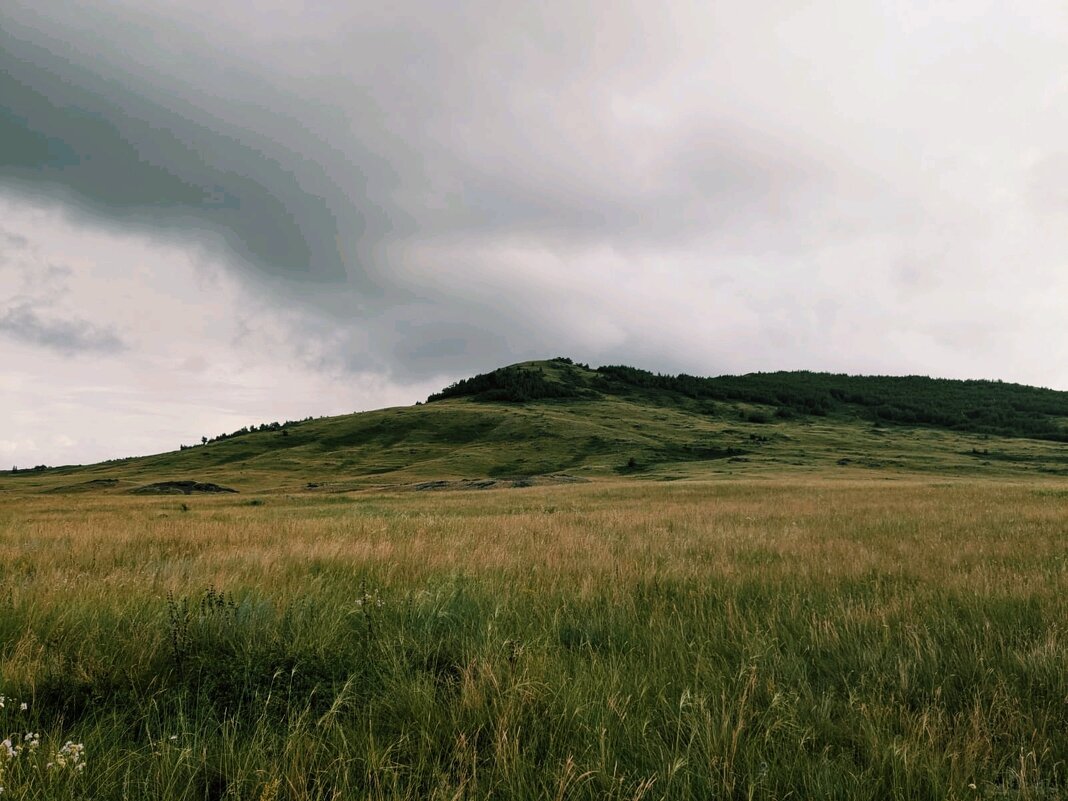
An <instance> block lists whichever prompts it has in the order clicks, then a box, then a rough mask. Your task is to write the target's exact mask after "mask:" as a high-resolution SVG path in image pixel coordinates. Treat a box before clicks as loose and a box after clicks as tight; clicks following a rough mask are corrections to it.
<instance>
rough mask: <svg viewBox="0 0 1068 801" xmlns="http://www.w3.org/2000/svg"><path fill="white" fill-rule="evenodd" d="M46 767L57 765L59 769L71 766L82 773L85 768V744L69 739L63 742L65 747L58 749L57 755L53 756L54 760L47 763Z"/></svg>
mask: <svg viewBox="0 0 1068 801" xmlns="http://www.w3.org/2000/svg"><path fill="white" fill-rule="evenodd" d="M45 767H47V768H53V767H55V768H57V769H59V770H63V769H64V768H70V769H71V770H76V771H78V772H79V773H80V772H81V771H83V770H85V746H84V745H82V744H81V743H75V742H72V741H71V740H67V742H65V743H64V744H63V747H62V748H60V749H59V750H58V751H56V755H55V756H54V757H53V758H52V761H51V762H49V763H48V764H47V765H45Z"/></svg>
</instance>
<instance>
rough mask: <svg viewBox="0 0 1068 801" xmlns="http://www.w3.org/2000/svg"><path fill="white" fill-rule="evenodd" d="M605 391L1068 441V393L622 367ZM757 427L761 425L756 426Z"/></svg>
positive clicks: (611, 369) (604, 370)
mask: <svg viewBox="0 0 1068 801" xmlns="http://www.w3.org/2000/svg"><path fill="white" fill-rule="evenodd" d="M597 372H598V373H600V374H601V375H602V376H603V377H604V384H603V385H602V387H601V388H602V391H605V392H607V393H609V394H617V395H627V394H634V393H635V392H641V391H645V392H659V393H673V394H676V395H682V396H684V397H687V398H692V399H696V400H701V401H709V400H718V401H733V402H741V403H754V404H763V405H768V406H774V407H776V409H777V411H776V412H775V415H776V416H777V417H779V418H787V419H788V418H789V417H791V416H795V415H815V416H826V415H828V414H832V413H834V414H843V413H845V414H852V415H855V416H859V417H862V418H866V419H869V420H873V421H875V422H877V423H879V422H881V423H896V424H900V425H912V426H926V427H932V428H945V429H950V430H953V431H961V432H968V433H977V434H996V435H1000V436H1011V437H1031V438H1034V439H1045V440H1052V441H1055V442H1068V427H1066V426H1065V423H1064V420H1065V419H1066V418H1068V392H1057V391H1054V390H1051V389H1041V388H1038V387H1028V386H1023V385H1020V384H1009V383H1004V382H1001V381H954V380H948V379H938V378H928V377H926V376H900V377H898V376H850V375H842V374H831V373H812V372H807V371H798V372H777V373H750V374H748V375H741V376H729V375H727V376H719V377H717V378H698V377H696V376H691V375H686V374H681V375H661V374H657V373H651V372H649V371H647V370H639V369H636V368H634V367H625V366H622V365H608V366H604V367H599V368H597ZM753 422H757V421H755V420H754V421H753Z"/></svg>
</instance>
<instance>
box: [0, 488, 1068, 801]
mask: <svg viewBox="0 0 1068 801" xmlns="http://www.w3.org/2000/svg"><path fill="white" fill-rule="evenodd" d="M1066 510H1068V486H1066V485H1065V484H1064V482H1063V481H1060V482H1054V481H1052V480H1050V481H1047V482H1042V483H1030V484H1028V483H1023V482H1018V483H1008V482H996V481H979V480H976V481H968V482H966V481H953V480H931V479H926V480H924V481H910V480H907V479H900V480H893V481H886V480H879V481H824V480H819V479H792V480H785V479H784V480H769V479H764V480H754V479H749V480H737V481H732V482H674V483H652V482H634V481H631V482H593V483H590V484H582V485H573V486H557V487H545V488H537V487H536V488H529V489H519V490H496V491H485V492H438V493H415V492H396V493H392V494H383V493H348V494H338V495H315V496H308V495H305V496H302V497H296V496H286V495H269V496H258V497H256V498H253V499H251V500H249V499H248V498H242V497H241V496H224V497H210V498H209V497H191V498H186V497H181V498H174V497H147V498H146V497H136V496H116V495H111V496H93V495H77V496H62V497H57V496H43V495H37V496H29V495H26V496H21V497H15V496H8V497H6V498H5V499H4V503H3V505H2V506H0V547H2V549H3V559H2V560H0V582H2V583H0V695H2V696H4V701H3V708H2V709H0V739H3V738H5V737H7V738H10V743H8V744H7V745H3V746H2V747H0V786H3V788H4V790H3V798H4V799H8V798H13V799H23V798H26V799H53V798H57V799H58V798H85V799H146V800H148V799H151V800H152V801H168V800H170V799H259V800H260V801H266V800H268V799H275V800H276V801H281V800H282V799H363V798H369V799H402V798H403V799H413V800H414V799H489V798H494V799H527V798H529V799H535V798H537V799H541V798H549V799H639V798H644V799H695V800H696V799H701V800H704V799H715V798H755V799H759V798H766V799H772V798H778V799H784V798H798V799H804V798H821V799H885V798H902V799H904V798H908V799H928V798H929V799H974V798H986V799H1010V798H1011V799H1062V798H1068V630H1066V628H1065V625H1066V623H1065V622H1066V621H1068V547H1066V546H1068V511H1066ZM23 704H25V707H26V708H25V709H23V708H22V707H23ZM33 735H36V737H35V736H33ZM68 742H69V743H70V745H67V746H66V749H65V750H64V745H65V744H66V743H68ZM35 743H36V745H35ZM78 746H84V752H82V751H80V750H79V748H78ZM80 766H84V767H80Z"/></svg>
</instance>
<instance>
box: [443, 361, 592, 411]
mask: <svg viewBox="0 0 1068 801" xmlns="http://www.w3.org/2000/svg"><path fill="white" fill-rule="evenodd" d="M587 395H588V393H586V392H584V391H583V390H582V389H581V388H579V387H576V386H574V385H573V384H571V383H566V382H563V381H553V380H551V379H549V378H548V377H546V375H545V373H544V372H543V371H542V370H540V369H536V368H535V369H531V368H525V367H519V366H512V367H502V368H501V369H499V370H494V371H493V372H492V373H482V374H481V375H476V376H474V377H472V378H465V379H463V380H462V381H457V382H456V383H455V384H452V385H450V386H447V387H445V389H443V390H441V392H437V393H435V394H433V395H431V396H430V397H429V398H427V402H428V403H430V402H432V401H438V400H445V399H447V398H474V399H475V400H479V401H505V402H509V403H526V402H528V401H534V400H546V399H552V398H581V397H586V396H587Z"/></svg>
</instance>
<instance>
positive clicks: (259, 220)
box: [0, 25, 352, 279]
mask: <svg viewBox="0 0 1068 801" xmlns="http://www.w3.org/2000/svg"><path fill="white" fill-rule="evenodd" d="M20 34H21V35H23V36H24V35H26V34H27V31H26V30H25V29H23V28H19V27H16V26H9V25H4V26H3V28H2V30H0V76H2V77H0V182H3V183H5V184H7V185H12V186H15V187H17V188H21V189H23V190H26V191H30V192H33V193H35V194H45V195H53V196H57V197H59V198H60V199H62V200H63V201H64V202H66V203H69V204H71V205H72V206H74V208H75V209H77V210H79V211H81V212H82V213H86V214H90V215H93V216H95V217H97V218H99V219H103V220H104V221H106V222H109V223H112V224H116V225H123V226H137V227H139V228H141V229H146V230H152V231H154V232H156V233H161V232H169V233H171V234H172V235H174V236H177V237H179V238H184V239H186V240H190V239H191V240H193V241H196V240H198V239H202V238H205V237H206V238H207V239H208V241H211V239H212V238H213V237H215V238H219V239H221V240H223V241H225V243H226V244H227V245H228V246H229V247H230V248H231V249H232V250H233V251H234V252H235V253H236V254H237V255H238V256H239V257H241V258H243V259H244V260H246V261H248V262H250V263H252V264H254V265H256V266H257V267H258V268H260V269H262V270H265V271H267V272H271V273H283V274H287V275H299V276H301V277H302V278H309V279H329V278H335V279H336V278H339V277H340V276H342V275H343V268H342V266H341V263H340V255H339V254H338V252H337V248H336V243H337V228H336V221H335V219H334V216H333V214H332V212H331V209H330V207H329V205H328V204H327V201H326V200H325V199H324V198H323V197H322V195H321V193H317V192H316V187H315V186H314V182H315V179H316V176H314V174H313V175H311V176H309V175H299V174H298V173H297V171H298V170H299V169H300V167H301V165H300V160H299V158H296V157H294V154H289V153H285V152H282V151H281V150H280V148H278V147H277V145H272V143H271V142H270V140H269V138H267V137H264V136H262V135H259V134H257V133H256V132H255V131H252V130H242V129H240V128H237V127H235V126H234V125H233V124H232V123H230V122H224V121H223V120H221V119H212V118H211V117H210V116H207V115H204V114H203V113H200V114H199V115H198V114H196V113H193V114H191V115H189V114H186V113H185V112H186V111H189V109H184V108H183V104H182V102H181V101H177V102H173V103H171V104H167V103H166V102H165V101H166V100H167V98H166V97H162V98H161V97H160V96H159V94H160V93H159V92H157V91H153V87H152V85H151V84H150V83H148V82H144V83H139V81H140V80H142V79H141V78H139V77H138V76H132V75H131V76H121V75H119V76H114V75H107V74H100V73H99V72H97V65H95V64H94V63H93V62H92V61H91V60H87V59H84V58H83V59H79V53H78V51H77V50H74V49H70V50H68V49H67V48H66V47H64V45H63V43H61V42H55V41H50V40H48V38H47V37H46V36H44V35H42V39H44V41H45V45H42V44H40V43H38V42H34V41H27V40H25V39H22V38H20ZM143 77H144V78H146V79H149V80H150V79H151V76H150V75H148V76H143ZM205 88H207V87H205ZM269 99H270V98H269V96H268V97H266V98H265V101H268V102H269ZM194 111H196V110H194ZM302 179H304V180H305V181H307V183H309V184H311V185H312V186H311V188H305V186H304V185H302ZM350 222H352V221H350Z"/></svg>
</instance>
